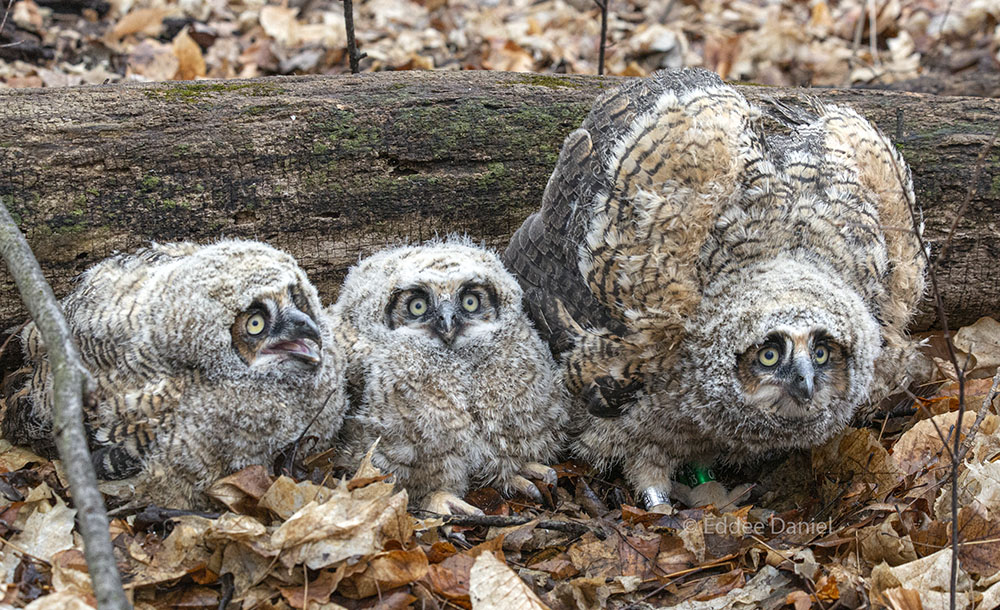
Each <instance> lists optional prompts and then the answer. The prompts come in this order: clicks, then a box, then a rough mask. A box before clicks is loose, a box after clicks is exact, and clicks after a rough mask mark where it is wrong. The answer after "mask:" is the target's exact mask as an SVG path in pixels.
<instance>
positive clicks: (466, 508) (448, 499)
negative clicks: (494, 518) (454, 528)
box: [424, 491, 483, 515]
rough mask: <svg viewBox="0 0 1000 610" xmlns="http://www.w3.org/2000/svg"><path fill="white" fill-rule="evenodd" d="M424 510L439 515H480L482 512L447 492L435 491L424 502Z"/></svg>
mask: <svg viewBox="0 0 1000 610" xmlns="http://www.w3.org/2000/svg"><path fill="white" fill-rule="evenodd" d="M424 508H425V509H426V510H428V511H430V512H432V513H437V514H439V515H482V514H483V511H481V510H479V509H478V508H476V507H475V506H473V505H471V504H469V503H468V502H466V501H465V500H463V499H461V498H459V497H458V496H456V495H455V494H453V493H450V492H447V491H435V492H434V493H432V494H431V495H430V496H428V498H427V501H425V502H424Z"/></svg>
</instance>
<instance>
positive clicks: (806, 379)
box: [788, 356, 816, 403]
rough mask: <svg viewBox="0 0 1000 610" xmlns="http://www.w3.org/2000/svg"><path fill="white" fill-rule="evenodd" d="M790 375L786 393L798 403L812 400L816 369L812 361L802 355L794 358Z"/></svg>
mask: <svg viewBox="0 0 1000 610" xmlns="http://www.w3.org/2000/svg"><path fill="white" fill-rule="evenodd" d="M794 367H795V368H794V369H793V370H792V377H791V380H790V382H789V384H788V393H789V394H791V395H792V396H793V397H794V398H795V399H796V400H798V401H799V402H800V403H802V402H808V401H810V400H812V397H813V390H814V389H815V387H814V384H815V381H816V371H815V369H813V364H812V361H811V360H809V358H806V357H804V356H798V357H796V358H795V362H794Z"/></svg>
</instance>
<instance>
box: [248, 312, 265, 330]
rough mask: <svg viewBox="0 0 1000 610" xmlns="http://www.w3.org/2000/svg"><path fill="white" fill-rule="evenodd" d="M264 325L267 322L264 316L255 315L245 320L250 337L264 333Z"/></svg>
mask: <svg viewBox="0 0 1000 610" xmlns="http://www.w3.org/2000/svg"><path fill="white" fill-rule="evenodd" d="M266 325H267V321H266V320H265V319H264V315H263V314H259V313H255V314H253V315H252V316H250V318H249V319H247V332H248V333H250V334H251V335H259V334H260V333H262V332H264V326H266Z"/></svg>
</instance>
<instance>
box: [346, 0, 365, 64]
mask: <svg viewBox="0 0 1000 610" xmlns="http://www.w3.org/2000/svg"><path fill="white" fill-rule="evenodd" d="M344 27H345V28H347V58H348V60H350V62H351V74H357V73H358V72H359V71H360V70H361V69H360V68H359V67H358V64H359V63H360V62H361V60H362V59H363V58H365V57H368V54H367V53H358V43H357V41H356V40H355V39H354V1H353V0H344Z"/></svg>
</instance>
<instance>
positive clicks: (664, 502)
mask: <svg viewBox="0 0 1000 610" xmlns="http://www.w3.org/2000/svg"><path fill="white" fill-rule="evenodd" d="M642 500H643V504H645V506H646V510H647V511H649V512H651V513H660V514H661V515H673V514H674V513H676V512H677V509H675V508H674V507H673V505H671V504H670V494H669V493H668V492H667V491H664V490H663V489H662V488H660V487H655V486H654V487H647V488H646V489H644V490H643V492H642Z"/></svg>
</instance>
